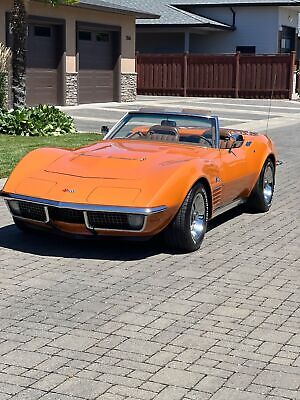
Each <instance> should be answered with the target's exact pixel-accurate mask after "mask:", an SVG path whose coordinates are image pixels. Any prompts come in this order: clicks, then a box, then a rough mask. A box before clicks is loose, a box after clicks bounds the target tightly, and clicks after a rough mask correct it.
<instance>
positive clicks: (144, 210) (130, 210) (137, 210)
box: [0, 192, 167, 216]
mask: <svg viewBox="0 0 300 400" xmlns="http://www.w3.org/2000/svg"><path fill="white" fill-rule="evenodd" d="M0 196H2V197H4V199H6V200H20V201H27V202H29V203H36V204H42V205H44V206H46V207H47V206H48V207H57V208H70V209H71V210H78V211H100V212H101V211H103V212H116V213H124V214H139V215H145V216H147V215H152V214H157V213H161V212H163V211H166V210H167V207H166V206H158V207H119V206H104V205H90V204H81V203H80V204H76V203H66V202H60V201H54V200H47V199H40V198H36V197H30V196H23V195H20V194H12V193H5V192H0Z"/></svg>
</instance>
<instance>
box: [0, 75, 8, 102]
mask: <svg viewBox="0 0 300 400" xmlns="http://www.w3.org/2000/svg"><path fill="white" fill-rule="evenodd" d="M1 75H2V79H3V86H4V87H3V89H4V95H5V99H4V104H5V105H6V107H7V108H9V103H10V95H9V94H10V93H9V92H10V88H9V77H8V74H5V73H2V74H1Z"/></svg>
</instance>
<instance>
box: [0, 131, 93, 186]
mask: <svg viewBox="0 0 300 400" xmlns="http://www.w3.org/2000/svg"><path fill="white" fill-rule="evenodd" d="M98 140H101V136H100V135H97V134H96V133H77V134H74V135H65V136H55V137H54V136H51V137H50V136H48V137H24V136H10V135H0V178H5V177H7V176H8V175H9V174H10V172H11V170H12V169H13V168H14V166H15V165H16V163H17V162H18V161H19V160H20V159H21V158H22V157H23V156H24V155H25V154H27V153H28V152H29V151H31V150H34V149H36V148H38V147H67V148H75V147H80V146H84V145H87V144H89V143H93V142H96V141H98Z"/></svg>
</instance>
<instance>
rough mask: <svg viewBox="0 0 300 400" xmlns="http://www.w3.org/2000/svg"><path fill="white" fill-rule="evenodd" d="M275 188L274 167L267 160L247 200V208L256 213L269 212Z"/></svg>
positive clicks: (271, 162) (269, 160) (270, 161)
mask: <svg viewBox="0 0 300 400" xmlns="http://www.w3.org/2000/svg"><path fill="white" fill-rule="evenodd" d="M274 187H275V166H274V163H273V161H272V160H271V159H270V158H268V159H267V160H266V162H265V164H264V166H263V168H262V170H261V173H260V175H259V178H258V180H257V182H256V184H255V186H254V188H253V190H252V193H251V195H250V197H249V200H248V206H249V207H250V209H251V210H253V211H256V212H266V211H269V209H270V207H271V205H272V200H273V194H274Z"/></svg>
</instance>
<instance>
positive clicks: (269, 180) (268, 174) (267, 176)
mask: <svg viewBox="0 0 300 400" xmlns="http://www.w3.org/2000/svg"><path fill="white" fill-rule="evenodd" d="M273 191H274V172H273V168H272V165H271V164H267V166H266V169H265V172H264V177H263V194H264V199H265V202H266V203H267V204H270V203H271V201H272V197H273Z"/></svg>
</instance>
